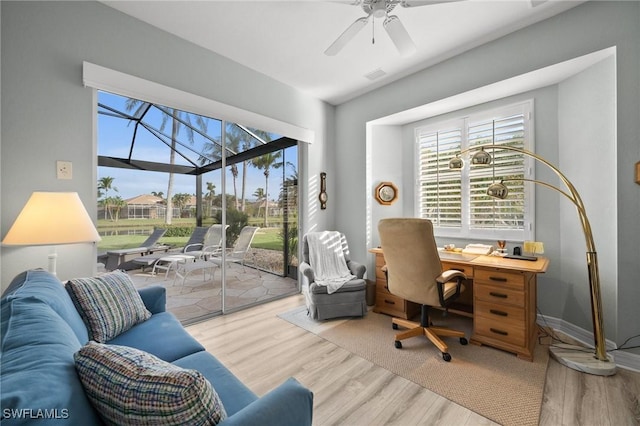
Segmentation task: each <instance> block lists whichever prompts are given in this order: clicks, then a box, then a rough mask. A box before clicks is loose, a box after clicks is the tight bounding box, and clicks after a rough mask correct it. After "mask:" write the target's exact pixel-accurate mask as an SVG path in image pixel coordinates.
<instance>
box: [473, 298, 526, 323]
mask: <svg viewBox="0 0 640 426" xmlns="http://www.w3.org/2000/svg"><path fill="white" fill-rule="evenodd" d="M473 312H474V314H475V315H480V316H483V317H486V318H489V319H494V320H496V321H504V322H509V323H511V324H514V323H524V308H521V307H518V306H511V305H502V304H497V303H490V302H484V301H481V300H477V301H476V304H475V307H474V310H473Z"/></svg>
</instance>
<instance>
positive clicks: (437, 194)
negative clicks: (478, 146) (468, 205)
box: [418, 128, 462, 228]
mask: <svg viewBox="0 0 640 426" xmlns="http://www.w3.org/2000/svg"><path fill="white" fill-rule="evenodd" d="M418 144H419V163H420V164H419V176H418V185H419V187H420V194H421V196H420V197H419V200H420V201H419V215H420V217H421V218H425V219H430V220H431V221H432V222H433V224H434V225H435V226H439V227H447V228H460V227H461V225H462V215H461V213H462V193H461V190H460V188H461V187H460V185H461V179H460V172H459V171H457V170H449V160H450V159H451V158H452V157H455V155H456V153H457V152H460V147H461V146H462V145H461V144H462V129H460V128H454V129H450V130H444V131H437V132H426V133H421V134H419V136H418Z"/></svg>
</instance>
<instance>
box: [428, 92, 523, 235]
mask: <svg viewBox="0 0 640 426" xmlns="http://www.w3.org/2000/svg"><path fill="white" fill-rule="evenodd" d="M530 123H531V120H530V103H525V104H520V105H517V106H511V107H506V108H503V109H501V110H497V111H491V112H488V113H482V114H476V115H472V116H468V117H463V118H460V119H457V120H453V121H448V122H446V123H442V124H439V123H437V124H435V125H430V126H428V127H424V128H418V129H416V144H417V149H418V153H417V158H418V167H417V170H418V176H417V186H416V187H417V191H416V202H417V204H416V205H417V206H418V209H417V210H418V212H417V214H418V216H419V217H422V218H427V219H430V220H431V221H432V222H433V223H434V226H435V228H436V234H437V235H443V236H460V237H474V238H497V237H500V238H509V239H520V240H524V239H526V238H530V237H531V236H532V226H530V225H531V222H532V221H531V212H533V207H532V206H533V192H532V191H531V190H530V188H529V186H530V185H529V184H527V185H525V182H524V181H523V178H525V177H526V178H527V179H531V178H532V176H531V174H530V169H531V165H530V163H531V160H530V159H529V158H528V157H527V156H525V155H523V154H521V153H518V152H514V151H510V150H505V149H487V152H488V153H489V154H491V156H492V157H493V161H492V163H491V164H490V165H489V166H488V167H486V166H485V167H479V166H473V167H472V166H471V165H470V161H469V159H470V155H472V154H473V153H475V152H477V150H472V151H471V153H470V155H468V156H464V158H465V167H464V168H463V170H449V160H451V159H452V158H454V157H455V156H456V154H458V153H459V152H460V151H461V150H464V149H466V148H470V147H473V146H478V145H508V146H512V147H516V148H522V149H531V145H532V143H531V142H532V141H531V140H530V139H531V138H530V127H531V124H530ZM503 179H504V180H506V182H505V184H506V185H507V187H508V188H509V196H508V197H507V199H505V200H496V199H494V198H491V197H489V196H488V195H486V190H487V187H488V186H489V185H490V184H492V183H494V182H498V181H500V180H503Z"/></svg>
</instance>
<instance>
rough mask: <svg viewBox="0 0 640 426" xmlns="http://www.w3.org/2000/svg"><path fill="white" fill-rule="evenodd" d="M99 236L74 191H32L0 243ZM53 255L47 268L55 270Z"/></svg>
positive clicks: (30, 243)
mask: <svg viewBox="0 0 640 426" xmlns="http://www.w3.org/2000/svg"><path fill="white" fill-rule="evenodd" d="M100 239H101V238H100V235H98V231H97V230H96V228H95V226H94V225H93V221H92V220H91V218H90V217H89V214H88V213H87V210H86V209H85V208H84V205H83V204H82V201H80V197H79V196H78V193H76V192H34V193H33V194H31V197H30V198H29V201H27V204H25V206H24V207H23V209H22V211H21V212H20V214H19V215H18V218H17V219H16V221H15V222H14V223H13V226H11V229H9V232H8V233H7V235H6V236H5V237H4V240H2V243H3V244H4V245H14V246H39V245H58V244H76V243H89V242H96V241H100ZM53 256H54V260H53V265H52V263H51V262H50V263H49V269H50V272H53V273H55V254H54V255H53ZM51 269H53V270H51Z"/></svg>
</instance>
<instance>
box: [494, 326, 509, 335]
mask: <svg viewBox="0 0 640 426" xmlns="http://www.w3.org/2000/svg"><path fill="white" fill-rule="evenodd" d="M489 330H490V331H491V332H492V333H496V334H499V335H501V336H508V335H509V333H507V332H506V331H502V330H498V329H497V328H490V329H489Z"/></svg>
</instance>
